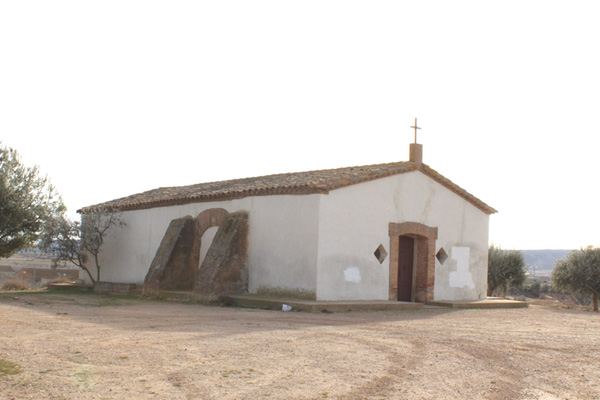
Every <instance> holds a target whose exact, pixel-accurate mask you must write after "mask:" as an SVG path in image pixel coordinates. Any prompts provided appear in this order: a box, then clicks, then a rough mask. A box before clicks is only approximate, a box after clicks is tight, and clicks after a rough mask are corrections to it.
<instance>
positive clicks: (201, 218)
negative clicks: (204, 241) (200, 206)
mask: <svg viewBox="0 0 600 400" xmlns="http://www.w3.org/2000/svg"><path fill="white" fill-rule="evenodd" d="M228 215H229V211H227V210H226V209H224V208H209V209H208V210H204V211H202V212H201V213H200V214H198V216H197V217H196V227H195V229H196V235H197V236H196V237H198V239H200V238H201V237H202V235H204V232H206V230H207V229H208V228H212V227H213V226H220V225H221V224H222V223H223V219H225V217H226V216H228Z"/></svg>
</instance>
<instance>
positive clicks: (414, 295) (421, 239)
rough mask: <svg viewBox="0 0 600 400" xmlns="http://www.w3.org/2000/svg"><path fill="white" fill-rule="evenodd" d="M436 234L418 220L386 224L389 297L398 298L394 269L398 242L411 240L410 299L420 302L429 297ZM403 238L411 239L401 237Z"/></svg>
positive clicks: (396, 260)
mask: <svg viewBox="0 0 600 400" xmlns="http://www.w3.org/2000/svg"><path fill="white" fill-rule="evenodd" d="M437 233H438V230H437V228H432V227H429V226H427V225H423V224H420V223H418V222H403V223H399V224H398V223H390V225H389V235H390V286H389V299H390V300H392V301H398V298H399V293H398V268H399V263H400V246H401V242H402V245H403V246H406V245H407V244H408V243H414V248H413V254H412V257H413V260H414V261H413V265H412V284H411V294H410V301H415V302H419V303H424V302H426V301H430V300H433V287H434V282H435V242H436V240H437ZM401 237H402V239H401ZM406 238H412V239H413V240H412V241H410V240H405V239H406ZM400 297H402V293H400Z"/></svg>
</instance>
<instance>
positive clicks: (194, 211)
mask: <svg viewBox="0 0 600 400" xmlns="http://www.w3.org/2000/svg"><path fill="white" fill-rule="evenodd" d="M318 202H319V197H318V195H304V196H291V195H279V196H257V197H247V198H244V199H239V200H230V201H220V202H210V203H192V204H186V205H181V206H171V207H158V208H152V209H146V210H134V211H125V212H123V213H122V216H123V220H124V222H125V224H126V225H125V226H124V227H123V228H120V229H114V230H112V231H111V232H110V234H109V235H107V237H106V242H105V244H104V246H103V247H102V253H101V254H100V265H101V279H102V280H103V281H108V282H123V283H136V284H138V285H141V284H143V282H144V278H145V277H146V274H147V272H148V269H149V267H150V264H151V263H152V260H153V259H154V256H155V254H156V251H157V249H158V247H159V245H160V242H161V240H162V238H163V236H164V234H165V231H166V230H167V227H168V226H169V223H170V222H171V220H173V219H176V218H181V217H184V216H186V215H191V216H193V217H196V216H197V215H198V214H199V213H201V212H202V211H205V210H207V209H210V208H224V209H226V210H227V211H229V212H235V211H241V210H244V211H248V212H249V235H248V236H249V237H248V270H249V292H250V293H255V292H256V291H257V290H258V288H259V287H261V286H264V287H270V288H273V289H289V290H300V291H303V292H312V293H314V292H315V290H316V252H317V240H316V238H317V229H318V221H317V217H318ZM207 237H210V238H212V237H214V232H213V233H212V234H211V235H207ZM205 246H207V244H206V243H202V250H201V252H202V251H203V250H205ZM88 265H89V266H92V265H93V262H89V263H88ZM92 269H93V274H94V276H95V268H93V266H92ZM82 276H83V274H82Z"/></svg>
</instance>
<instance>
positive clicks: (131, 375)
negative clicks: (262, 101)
mask: <svg viewBox="0 0 600 400" xmlns="http://www.w3.org/2000/svg"><path fill="white" fill-rule="evenodd" d="M2 362H4V365H6V363H7V362H9V363H14V364H16V365H17V366H18V368H19V369H20V371H21V372H20V373H17V374H5V375H2V370H1V368H0V398H2V399H266V398H268V399H323V398H329V399H586V400H588V399H600V315H599V314H596V313H592V312H588V311H580V310H566V309H560V308H550V307H542V306H532V307H531V308H529V309H513V310H509V309H504V310H460V311H452V310H446V309H425V310H420V311H394V312H391V311H385V312H350V313H343V314H309V313H301V312H281V311H264V310H252V309H237V308H224V307H209V306H202V305H194V304H180V303H168V302H158V301H156V302H155V301H142V300H135V299H119V298H110V297H103V296H94V295H62V294H61V295H58V294H0V365H2ZM13 372H14V371H13Z"/></svg>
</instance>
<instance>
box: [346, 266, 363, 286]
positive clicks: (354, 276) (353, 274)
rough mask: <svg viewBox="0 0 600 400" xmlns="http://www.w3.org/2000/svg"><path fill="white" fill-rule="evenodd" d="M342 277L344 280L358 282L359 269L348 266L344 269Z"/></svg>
mask: <svg viewBox="0 0 600 400" xmlns="http://www.w3.org/2000/svg"><path fill="white" fill-rule="evenodd" d="M344 279H346V282H352V283H360V269H358V268H357V267H350V268H347V269H346V270H344Z"/></svg>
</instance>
